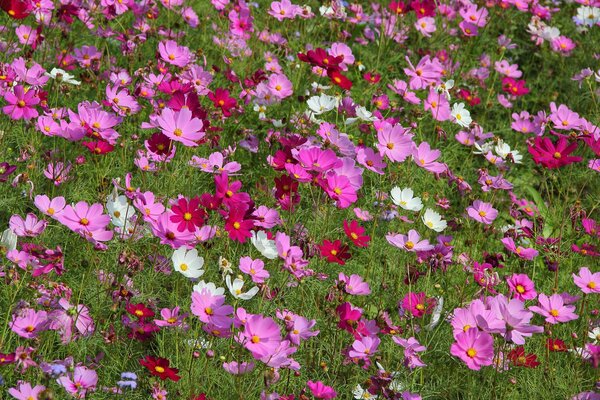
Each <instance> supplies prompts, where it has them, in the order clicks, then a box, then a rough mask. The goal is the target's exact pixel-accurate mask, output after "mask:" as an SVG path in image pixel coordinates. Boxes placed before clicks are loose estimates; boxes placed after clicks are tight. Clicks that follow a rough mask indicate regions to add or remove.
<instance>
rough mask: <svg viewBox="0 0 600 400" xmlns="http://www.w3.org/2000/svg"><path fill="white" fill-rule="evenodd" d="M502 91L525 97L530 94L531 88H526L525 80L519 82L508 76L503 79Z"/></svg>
mask: <svg viewBox="0 0 600 400" xmlns="http://www.w3.org/2000/svg"><path fill="white" fill-rule="evenodd" d="M502 90H504V91H505V92H506V93H508V94H512V95H513V96H524V95H526V94H527V93H529V88H526V87H525V81H524V80H523V79H521V80H519V81H517V80H515V79H513V78H509V77H508V76H507V77H505V78H504V79H502Z"/></svg>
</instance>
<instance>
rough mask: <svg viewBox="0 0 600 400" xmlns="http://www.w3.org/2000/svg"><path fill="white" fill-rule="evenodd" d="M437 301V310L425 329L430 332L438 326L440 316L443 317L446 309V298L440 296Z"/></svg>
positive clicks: (434, 310)
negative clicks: (443, 311) (443, 310)
mask: <svg viewBox="0 0 600 400" xmlns="http://www.w3.org/2000/svg"><path fill="white" fill-rule="evenodd" d="M436 300H437V302H436V305H435V308H434V309H433V311H432V313H431V321H430V322H429V324H428V325H427V326H425V329H427V330H428V331H432V330H433V329H434V328H435V327H436V326H438V324H439V323H440V316H441V315H442V309H443V308H444V298H443V297H442V296H440V297H438V298H437V299H436Z"/></svg>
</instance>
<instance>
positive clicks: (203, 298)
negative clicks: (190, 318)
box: [191, 289, 233, 327]
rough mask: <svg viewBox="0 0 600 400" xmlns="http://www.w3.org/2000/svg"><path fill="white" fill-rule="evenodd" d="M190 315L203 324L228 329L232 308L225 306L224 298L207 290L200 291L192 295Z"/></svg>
mask: <svg viewBox="0 0 600 400" xmlns="http://www.w3.org/2000/svg"><path fill="white" fill-rule="evenodd" d="M191 310H192V314H194V315H195V316H197V317H198V318H199V319H200V321H202V322H204V323H212V324H214V325H217V326H220V327H229V326H230V325H231V318H230V317H229V316H230V315H231V314H232V313H233V307H232V306H230V305H227V304H225V296H223V295H216V294H213V293H212V292H210V291H209V290H208V289H202V291H201V292H200V293H198V292H196V291H194V292H193V293H192V306H191Z"/></svg>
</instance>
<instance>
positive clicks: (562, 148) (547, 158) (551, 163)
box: [527, 136, 582, 169]
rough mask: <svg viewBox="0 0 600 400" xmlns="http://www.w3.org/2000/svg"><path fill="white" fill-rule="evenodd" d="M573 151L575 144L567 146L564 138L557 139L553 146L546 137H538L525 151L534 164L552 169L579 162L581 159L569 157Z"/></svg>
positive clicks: (567, 142) (575, 147) (567, 143)
mask: <svg viewBox="0 0 600 400" xmlns="http://www.w3.org/2000/svg"><path fill="white" fill-rule="evenodd" d="M575 149H577V142H573V143H571V144H569V141H568V140H567V139H565V138H564V137H561V138H559V139H558V141H557V142H556V144H555V143H552V141H551V140H550V139H549V138H547V137H544V138H542V137H539V136H538V137H536V138H535V139H534V144H533V146H529V147H528V149H527V150H528V151H529V153H530V154H531V155H532V156H533V161H535V163H536V164H542V165H543V166H544V167H546V168H549V169H553V168H560V167H562V166H565V165H569V164H572V163H575V162H579V161H581V160H582V158H581V157H575V156H569V154H571V153H572V152H574V151H575Z"/></svg>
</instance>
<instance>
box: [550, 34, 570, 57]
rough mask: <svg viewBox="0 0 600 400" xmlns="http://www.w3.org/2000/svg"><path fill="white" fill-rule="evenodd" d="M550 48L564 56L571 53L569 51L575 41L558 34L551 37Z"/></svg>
mask: <svg viewBox="0 0 600 400" xmlns="http://www.w3.org/2000/svg"><path fill="white" fill-rule="evenodd" d="M550 47H552V50H554V51H556V52H559V53H562V54H563V55H565V56H568V55H569V54H571V51H573V49H574V48H575V42H574V41H573V40H571V39H570V38H568V37H566V36H562V35H561V36H559V37H557V38H554V39H552V41H551V42H550Z"/></svg>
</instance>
